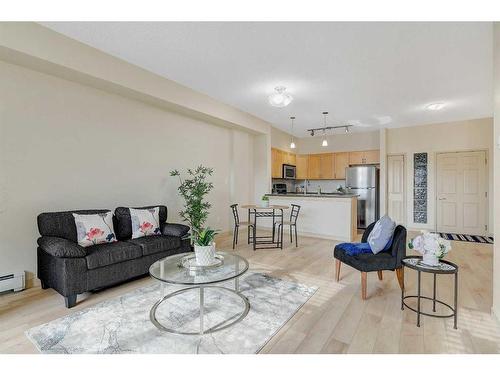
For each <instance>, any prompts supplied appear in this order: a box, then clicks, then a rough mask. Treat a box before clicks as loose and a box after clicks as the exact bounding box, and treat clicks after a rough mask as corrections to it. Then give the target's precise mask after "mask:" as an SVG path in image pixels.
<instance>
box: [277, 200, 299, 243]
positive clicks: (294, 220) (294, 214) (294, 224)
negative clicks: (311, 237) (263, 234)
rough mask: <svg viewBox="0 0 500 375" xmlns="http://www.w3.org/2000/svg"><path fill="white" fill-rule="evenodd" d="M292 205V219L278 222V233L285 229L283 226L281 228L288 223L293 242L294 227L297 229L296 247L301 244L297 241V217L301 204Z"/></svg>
mask: <svg viewBox="0 0 500 375" xmlns="http://www.w3.org/2000/svg"><path fill="white" fill-rule="evenodd" d="M291 206H292V210H291V211H290V221H285V222H282V223H277V224H278V233H280V230H281V231H283V228H281V227H282V226H283V225H288V226H289V227H290V242H291V243H293V232H292V228H293V230H294V231H295V247H297V246H299V244H298V241H297V218H298V217H299V212H300V206H299V205H297V204H292V205H291Z"/></svg>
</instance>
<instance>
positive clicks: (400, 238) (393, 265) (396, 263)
mask: <svg viewBox="0 0 500 375" xmlns="http://www.w3.org/2000/svg"><path fill="white" fill-rule="evenodd" d="M374 226H375V223H371V224H370V225H369V226H368V227H367V228H366V230H365V232H364V233H363V236H362V238H361V242H367V241H368V235H369V234H370V232H371V231H372V230H373V227H374ZM333 256H334V258H335V279H336V281H337V282H338V281H339V280H340V266H341V264H342V263H345V264H347V265H349V266H351V267H353V268H355V269H356V270H358V271H360V272H361V298H362V299H366V277H367V273H368V272H372V271H377V274H378V279H379V280H382V271H385V270H389V271H396V275H397V278H398V282H399V286H400V287H401V289H402V290H403V289H404V274H403V263H402V261H403V258H404V257H405V256H406V228H405V227H403V226H402V225H398V226H397V227H396V229H395V230H394V235H393V236H392V244H391V248H390V249H389V250H386V251H382V252H380V253H378V254H358V255H348V254H346V253H345V251H344V250H343V249H341V248H340V247H339V246H338V245H337V246H335V250H334V251H333Z"/></svg>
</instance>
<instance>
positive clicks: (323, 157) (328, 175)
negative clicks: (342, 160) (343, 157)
mask: <svg viewBox="0 0 500 375" xmlns="http://www.w3.org/2000/svg"><path fill="white" fill-rule="evenodd" d="M334 158H335V156H334V155H333V154H332V153H328V154H320V157H319V169H320V171H319V178H321V179H322V180H331V179H334V178H335V175H334V174H335V173H334Z"/></svg>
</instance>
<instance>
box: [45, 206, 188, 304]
mask: <svg viewBox="0 0 500 375" xmlns="http://www.w3.org/2000/svg"><path fill="white" fill-rule="evenodd" d="M152 207H160V211H159V218H160V229H161V232H162V234H161V235H157V236H147V237H141V238H137V239H131V237H132V223H131V219H130V210H129V209H128V208H126V207H118V208H117V209H116V210H115V212H114V216H113V225H114V229H115V234H116V237H117V239H118V241H117V242H113V243H106V244H99V245H94V246H89V247H82V246H79V245H78V242H77V233H76V226H75V221H74V218H73V215H72V213H79V214H96V213H103V212H107V211H110V210H78V211H65V212H46V213H42V214H40V215H38V218H37V222H38V230H39V232H40V235H41V237H40V238H38V241H37V242H38V249H37V255H38V271H37V272H38V278H39V279H40V281H41V285H42V288H43V289H47V288H53V289H54V290H56V291H57V292H58V293H59V294H61V295H62V296H63V297H64V299H65V302H66V307H68V308H70V307H73V306H74V305H75V304H76V298H77V295H78V294H80V293H84V292H88V291H92V290H96V289H101V288H104V287H108V286H111V285H114V284H118V283H121V282H124V281H127V280H129V279H132V278H135V277H138V276H141V275H145V274H147V273H148V270H149V267H150V266H151V264H153V263H154V262H155V261H157V260H158V259H161V258H164V257H166V256H169V255H173V254H178V253H183V252H187V251H191V246H190V240H189V236H188V232H189V227H187V226H185V225H182V224H169V223H167V207H165V206H158V205H157V206H148V207H139V208H152Z"/></svg>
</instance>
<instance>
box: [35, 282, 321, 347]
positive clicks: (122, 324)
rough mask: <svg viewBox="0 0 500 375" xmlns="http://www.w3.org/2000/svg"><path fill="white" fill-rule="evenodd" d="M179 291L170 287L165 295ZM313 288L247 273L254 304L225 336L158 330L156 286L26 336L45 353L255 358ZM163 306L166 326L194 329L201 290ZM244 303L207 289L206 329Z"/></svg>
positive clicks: (246, 290)
mask: <svg viewBox="0 0 500 375" xmlns="http://www.w3.org/2000/svg"><path fill="white" fill-rule="evenodd" d="M221 285H222V284H221ZM225 286H227V287H232V286H234V283H232V282H228V283H226V285H225ZM176 289H178V288H174V287H171V286H169V287H167V288H166V290H165V292H166V293H170V292H173V291H175V290H176ZM316 290H317V288H316V287H308V286H305V285H301V284H297V283H294V282H290V281H285V280H281V279H277V278H274V277H271V276H269V275H266V274H262V273H251V272H248V273H247V274H245V275H244V276H243V277H242V278H241V279H240V291H241V293H242V294H244V295H245V296H246V297H247V298H248V300H249V302H250V306H251V307H250V311H249V313H248V315H247V316H246V317H245V318H244V319H243V320H242V321H241V322H239V323H236V324H235V325H233V326H231V327H229V328H227V329H225V330H222V331H218V332H214V333H211V334H205V335H203V336H199V335H194V336H184V335H179V334H172V333H168V332H164V331H160V330H158V329H157V328H156V327H155V326H154V325H153V324H152V323H151V321H150V319H149V312H150V309H151V307H152V306H153V304H154V303H155V302H156V301H157V300H159V299H160V295H161V288H160V284H159V283H158V284H154V285H151V286H147V287H143V288H140V289H137V290H135V291H133V292H130V293H127V294H125V295H123V296H121V297H117V298H113V299H110V300H108V301H105V302H101V303H98V304H97V305H95V306H93V307H89V308H87V309H84V310H81V311H78V312H75V313H73V314H70V315H67V316H65V317H62V318H59V319H57V320H54V321H51V322H49V323H46V324H42V325H40V326H37V327H34V328H31V329H30V330H28V331H26V335H27V336H28V338H29V339H30V340H31V341H32V342H33V343H34V344H35V346H36V347H37V349H38V350H39V351H40V352H42V353H66V354H73V353H75V354H78V353H84V354H98V353H109V354H111V353H113V354H115V353H116V354H119V353H166V354H170V353H171V354H181V353H187V354H195V353H228V354H229V353H235V354H236V353H238V354H245V353H257V352H258V351H259V350H260V349H261V348H262V347H263V346H264V345H265V344H266V343H267V342H268V341H269V340H270V339H271V338H272V337H273V335H275V334H276V333H277V332H278V330H279V329H280V328H281V327H282V326H283V325H284V324H285V323H286V322H287V321H288V320H289V319H290V318H291V317H292V316H293V315H294V314H295V313H296V312H297V311H298V310H299V309H300V307H301V306H302V305H303V304H304V303H306V302H307V300H308V299H309V298H310V297H311V296H312V295H313V294H314V292H315V291H316ZM167 301H168V302H165V303H162V304H161V305H160V307H159V308H158V310H157V318H158V320H159V321H160V322H161V323H162V324H163V325H165V326H167V327H168V328H176V329H182V330H189V331H196V329H197V327H199V292H198V291H197V290H193V291H189V292H187V293H182V294H179V295H177V296H175V297H173V298H172V299H169V300H167ZM242 305H243V303H242V301H241V299H240V298H239V297H237V296H235V295H233V294H232V293H228V292H227V291H224V290H220V289H205V303H204V306H205V327H213V326H216V325H217V324H218V323H220V322H223V321H230V320H231V319H233V318H234V316H235V315H237V314H238V313H239V312H240V311H241V310H242V308H243V306H242Z"/></svg>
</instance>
